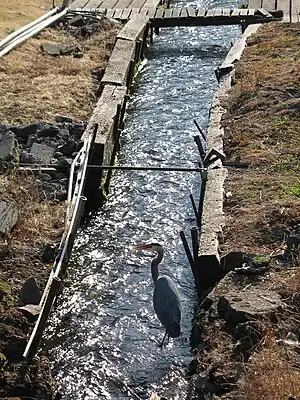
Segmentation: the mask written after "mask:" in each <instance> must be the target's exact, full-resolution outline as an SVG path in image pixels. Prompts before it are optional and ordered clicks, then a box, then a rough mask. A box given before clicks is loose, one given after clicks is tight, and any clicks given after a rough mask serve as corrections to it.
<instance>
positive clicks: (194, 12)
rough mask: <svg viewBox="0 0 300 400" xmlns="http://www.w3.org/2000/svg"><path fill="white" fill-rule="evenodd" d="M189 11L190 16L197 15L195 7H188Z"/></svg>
mask: <svg viewBox="0 0 300 400" xmlns="http://www.w3.org/2000/svg"><path fill="white" fill-rule="evenodd" d="M187 12H188V16H189V17H191V18H195V17H196V10H195V8H193V7H188V8H187Z"/></svg>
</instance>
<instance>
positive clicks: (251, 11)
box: [248, 8, 256, 15]
mask: <svg viewBox="0 0 300 400" xmlns="http://www.w3.org/2000/svg"><path fill="white" fill-rule="evenodd" d="M255 11H256V10H255V8H249V9H248V15H254V14H255Z"/></svg>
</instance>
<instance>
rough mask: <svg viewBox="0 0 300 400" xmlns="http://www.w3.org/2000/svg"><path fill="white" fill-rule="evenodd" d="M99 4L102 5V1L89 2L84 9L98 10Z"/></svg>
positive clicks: (91, 0) (90, 0)
mask: <svg viewBox="0 0 300 400" xmlns="http://www.w3.org/2000/svg"><path fill="white" fill-rule="evenodd" d="M101 3H103V0H89V1H88V2H87V3H86V5H85V6H84V9H85V10H94V9H95V8H98V7H99V6H100V4H101Z"/></svg>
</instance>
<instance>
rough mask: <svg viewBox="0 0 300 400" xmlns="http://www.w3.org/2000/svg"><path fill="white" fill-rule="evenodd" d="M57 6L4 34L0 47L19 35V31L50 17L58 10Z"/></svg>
mask: <svg viewBox="0 0 300 400" xmlns="http://www.w3.org/2000/svg"><path fill="white" fill-rule="evenodd" d="M58 10H59V9H58V7H55V8H53V10H51V11H49V12H47V13H46V14H44V15H42V16H41V17H40V18H38V19H36V20H34V21H32V22H30V23H29V24H27V25H25V26H23V27H22V28H20V29H18V30H16V31H15V32H13V33H11V34H10V35H8V36H6V37H5V38H4V39H2V40H1V41H0V49H2V48H3V47H4V46H5V45H6V44H7V43H9V42H11V41H12V40H13V39H14V38H15V37H17V36H19V35H20V34H21V33H23V32H25V31H27V30H28V29H30V28H32V27H33V26H35V25H37V24H39V23H40V22H41V21H44V20H45V19H47V18H49V17H51V15H53V14H56V13H57V11H58Z"/></svg>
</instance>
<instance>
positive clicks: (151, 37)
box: [150, 24, 153, 44]
mask: <svg viewBox="0 0 300 400" xmlns="http://www.w3.org/2000/svg"><path fill="white" fill-rule="evenodd" d="M150 44H153V25H152V24H151V27H150Z"/></svg>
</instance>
